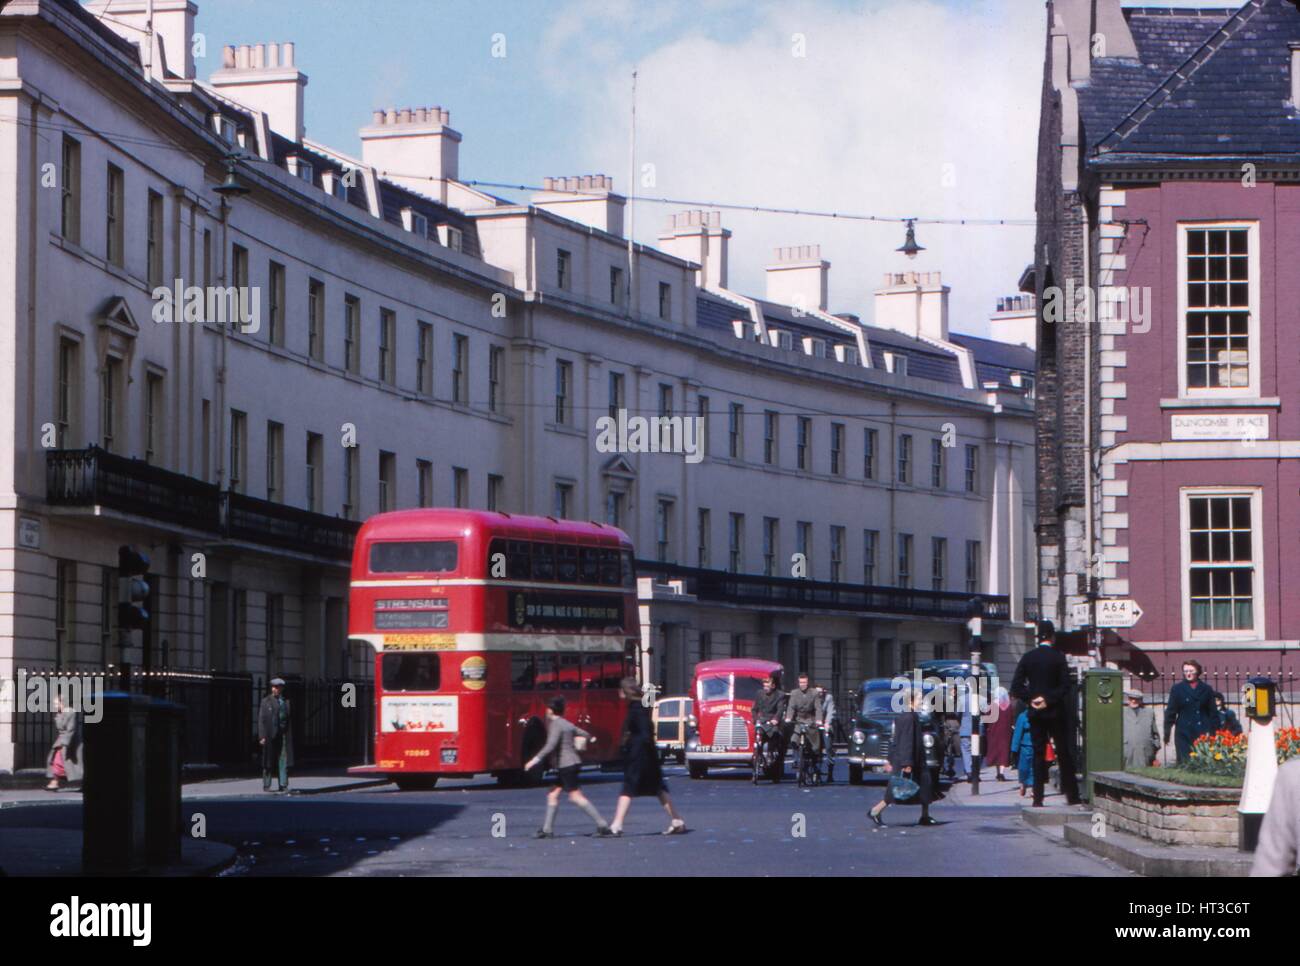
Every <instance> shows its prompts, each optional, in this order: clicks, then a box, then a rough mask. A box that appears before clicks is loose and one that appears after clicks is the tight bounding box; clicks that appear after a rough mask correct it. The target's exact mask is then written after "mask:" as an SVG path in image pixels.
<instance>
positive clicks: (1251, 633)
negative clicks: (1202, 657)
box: [1178, 486, 1266, 641]
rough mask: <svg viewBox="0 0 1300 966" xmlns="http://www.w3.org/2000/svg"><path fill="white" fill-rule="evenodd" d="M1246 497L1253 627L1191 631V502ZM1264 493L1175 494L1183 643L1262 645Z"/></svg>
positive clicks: (1216, 489) (1185, 490)
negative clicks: (1241, 629) (1256, 642)
mask: <svg viewBox="0 0 1300 966" xmlns="http://www.w3.org/2000/svg"><path fill="white" fill-rule="evenodd" d="M1205 496H1209V497H1231V496H1248V497H1250V555H1251V561H1250V565H1251V567H1252V569H1253V570H1254V572H1255V574H1254V577H1253V578H1252V579H1251V582H1250V583H1251V591H1252V593H1251V597H1252V601H1253V602H1252V608H1253V612H1254V617H1255V626H1254V627H1253V628H1252V629H1250V630H1248V631H1233V630H1205V631H1193V630H1192V586H1191V574H1190V571H1191V566H1192V534H1191V500H1192V498H1193V497H1205ZM1263 508H1264V490H1263V488H1262V487H1258V486H1184V487H1180V488H1179V491H1178V530H1179V545H1180V549H1179V559H1180V565H1181V566H1180V569H1179V575H1178V582H1179V588H1180V594H1181V597H1182V616H1183V640H1185V641H1262V640H1264V639H1265V635H1264V629H1265V628H1264V624H1265V620H1266V618H1265V613H1264V575H1263V569H1264V547H1263V542H1264V537H1263Z"/></svg>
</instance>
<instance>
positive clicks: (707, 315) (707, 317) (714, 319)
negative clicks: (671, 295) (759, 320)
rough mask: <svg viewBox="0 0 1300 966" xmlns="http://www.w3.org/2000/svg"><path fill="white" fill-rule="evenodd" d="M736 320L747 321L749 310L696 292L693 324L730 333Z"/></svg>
mask: <svg viewBox="0 0 1300 966" xmlns="http://www.w3.org/2000/svg"><path fill="white" fill-rule="evenodd" d="M736 319H741V320H743V321H745V322H748V321H749V310H748V309H746V308H745V307H744V306H741V305H737V304H736V303H734V302H731V301H728V300H726V299H720V298H718V297H717V296H714V295H707V294H705V293H704V292H700V291H698V290H697V293H696V296H695V324H696V325H699V326H703V327H704V328H706V329H725V330H726V331H727V332H731V331H732V328H731V323H732V322H733V321H735V320H736Z"/></svg>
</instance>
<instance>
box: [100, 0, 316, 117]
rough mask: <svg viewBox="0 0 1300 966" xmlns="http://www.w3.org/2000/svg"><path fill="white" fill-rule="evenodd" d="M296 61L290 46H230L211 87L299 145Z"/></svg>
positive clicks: (302, 79) (302, 78)
mask: <svg viewBox="0 0 1300 966" xmlns="http://www.w3.org/2000/svg"><path fill="white" fill-rule="evenodd" d="M115 9H116V8H115ZM293 58H294V46H293V44H291V43H284V44H254V45H251V46H250V45H249V44H241V45H239V46H238V47H234V46H228V47H225V48H223V49H222V51H221V69H220V70H219V71H217V72H216V73H215V74H213V75H212V80H211V83H212V86H213V87H215V88H217V89H218V90H219V91H221V93H222V94H224V95H225V96H226V97H229V98H230V99H231V100H233V101H236V102H238V103H240V104H242V105H244V106H245V107H247V108H249V109H250V110H254V111H260V112H261V113H263V114H265V115H266V119H267V123H268V124H270V125H271V130H272V131H275V133H276V134H279V135H282V136H283V137H286V138H289V140H291V141H293V142H295V143H297V142H299V141H301V140H302V138H303V134H304V131H305V128H304V125H303V88H305V87H306V86H307V75H306V74H304V73H302V71H300V70H298V68H297V67H296V66H295V65H294V61H293Z"/></svg>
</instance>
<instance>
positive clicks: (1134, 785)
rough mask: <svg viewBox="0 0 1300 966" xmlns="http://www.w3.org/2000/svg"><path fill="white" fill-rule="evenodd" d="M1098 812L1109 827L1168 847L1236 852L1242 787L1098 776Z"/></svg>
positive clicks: (1095, 786) (1108, 774) (1110, 774)
mask: <svg viewBox="0 0 1300 966" xmlns="http://www.w3.org/2000/svg"><path fill="white" fill-rule="evenodd" d="M1093 789H1094V799H1093V808H1094V810H1095V811H1099V812H1101V813H1102V814H1103V815H1104V816H1105V817H1106V824H1107V826H1109V827H1110V828H1114V829H1117V830H1119V831H1121V832H1128V833H1130V834H1132V835H1140V836H1142V837H1143V838H1145V839H1150V840H1151V841H1152V842H1160V843H1162V844H1165V845H1210V846H1219V847H1222V848H1236V847H1237V804H1238V802H1239V801H1240V800H1241V789H1240V788H1198V787H1196V786H1194V785H1178V784H1175V783H1173V782H1164V781H1157V780H1156V779H1153V778H1143V777H1141V776H1138V775H1130V774H1128V773H1127V772H1115V771H1109V772H1099V773H1098V774H1097V775H1096V776H1095V777H1094V778H1093Z"/></svg>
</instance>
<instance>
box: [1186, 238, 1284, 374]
mask: <svg viewBox="0 0 1300 966" xmlns="http://www.w3.org/2000/svg"><path fill="white" fill-rule="evenodd" d="M1205 228H1245V229H1247V230H1248V235H1247V245H1248V246H1249V249H1250V250H1249V251H1248V252H1247V259H1248V262H1247V264H1248V266H1249V268H1248V271H1249V272H1250V281H1249V285H1250V288H1249V293H1250V312H1249V316H1248V322H1247V331H1248V333H1249V335H1248V338H1249V339H1250V349H1249V351H1250V365H1249V366H1248V367H1247V370H1248V372H1249V373H1250V385H1249V386H1247V387H1244V388H1243V387H1241V386H1208V387H1205V388H1200V387H1197V388H1189V387H1188V385H1187V313H1188V306H1187V233H1188V232H1189V231H1194V230H1200V229H1205ZM1177 234H1178V397H1179V398H1180V399H1215V398H1220V397H1221V398H1225V399H1232V398H1237V399H1257V398H1259V397H1260V394H1261V393H1260V356H1261V355H1262V353H1263V346H1262V344H1261V341H1260V324H1259V312H1260V305H1261V302H1260V294H1259V271H1260V269H1259V266H1260V252H1259V222H1258V221H1248V220H1243V219H1239V218H1238V219H1232V220H1228V221H1180V222H1179V223H1178V233H1177Z"/></svg>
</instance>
